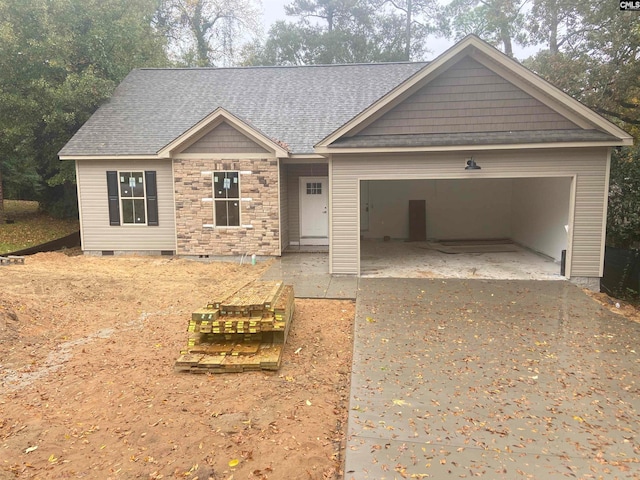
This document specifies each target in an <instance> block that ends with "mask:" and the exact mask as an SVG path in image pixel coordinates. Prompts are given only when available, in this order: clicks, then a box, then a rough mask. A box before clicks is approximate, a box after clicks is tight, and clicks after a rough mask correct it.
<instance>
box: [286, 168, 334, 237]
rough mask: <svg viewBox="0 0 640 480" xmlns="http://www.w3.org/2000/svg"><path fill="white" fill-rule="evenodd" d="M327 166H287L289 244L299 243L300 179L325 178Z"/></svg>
mask: <svg viewBox="0 0 640 480" xmlns="http://www.w3.org/2000/svg"><path fill="white" fill-rule="evenodd" d="M328 175H329V168H328V166H327V164H326V163H325V164H323V163H299V164H288V165H287V191H288V206H289V242H293V243H298V242H299V241H300V177H326V176H328Z"/></svg>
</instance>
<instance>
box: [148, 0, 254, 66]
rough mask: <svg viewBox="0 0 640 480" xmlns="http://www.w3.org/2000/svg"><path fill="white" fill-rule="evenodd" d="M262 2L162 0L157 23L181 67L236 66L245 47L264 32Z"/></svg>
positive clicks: (170, 52)
mask: <svg viewBox="0 0 640 480" xmlns="http://www.w3.org/2000/svg"><path fill="white" fill-rule="evenodd" d="M259 3H260V2H259V0H189V1H183V0H158V9H157V11H156V14H155V17H154V24H155V26H156V28H157V29H158V31H160V32H162V33H163V34H164V35H165V37H166V38H167V41H168V49H167V50H168V52H169V54H170V56H171V58H173V59H174V61H175V62H176V63H177V64H178V65H181V66H188V67H213V66H216V65H223V66H227V65H232V64H234V63H236V60H237V56H238V53H239V51H240V49H241V48H242V45H243V44H244V43H246V42H247V40H248V39H254V40H255V39H256V38H257V37H258V36H259V35H260V34H261V33H262V24H261V23H260V13H259V10H260V5H259Z"/></svg>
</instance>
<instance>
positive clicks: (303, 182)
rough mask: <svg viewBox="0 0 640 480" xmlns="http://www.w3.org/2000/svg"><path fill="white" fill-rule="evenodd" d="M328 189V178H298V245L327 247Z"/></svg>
mask: <svg viewBox="0 0 640 480" xmlns="http://www.w3.org/2000/svg"><path fill="white" fill-rule="evenodd" d="M328 187H329V179H328V177H300V245H329V202H328V199H329V191H328V190H329V188H328Z"/></svg>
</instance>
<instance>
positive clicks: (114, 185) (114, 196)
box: [107, 171, 120, 226]
mask: <svg viewBox="0 0 640 480" xmlns="http://www.w3.org/2000/svg"><path fill="white" fill-rule="evenodd" d="M107 194H108V196H109V225H114V226H116V225H120V196H119V194H118V172H109V171H108V172H107Z"/></svg>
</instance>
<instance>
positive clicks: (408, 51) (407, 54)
mask: <svg viewBox="0 0 640 480" xmlns="http://www.w3.org/2000/svg"><path fill="white" fill-rule="evenodd" d="M411 10H412V5H411V0H407V32H406V33H407V38H406V42H407V43H406V44H405V47H404V56H405V59H406V60H407V61H409V60H411V14H412V11H411Z"/></svg>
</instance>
